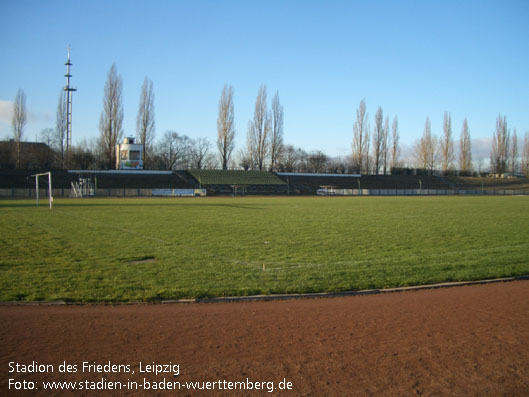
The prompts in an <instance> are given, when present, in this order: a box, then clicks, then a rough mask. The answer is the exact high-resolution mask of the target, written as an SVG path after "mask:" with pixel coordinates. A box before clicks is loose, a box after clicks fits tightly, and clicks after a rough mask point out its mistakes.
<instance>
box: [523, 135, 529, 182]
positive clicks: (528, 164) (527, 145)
mask: <svg viewBox="0 0 529 397" xmlns="http://www.w3.org/2000/svg"><path fill="white" fill-rule="evenodd" d="M522 172H523V173H524V174H525V177H526V178H529V132H526V133H525V137H524V140H523V151H522Z"/></svg>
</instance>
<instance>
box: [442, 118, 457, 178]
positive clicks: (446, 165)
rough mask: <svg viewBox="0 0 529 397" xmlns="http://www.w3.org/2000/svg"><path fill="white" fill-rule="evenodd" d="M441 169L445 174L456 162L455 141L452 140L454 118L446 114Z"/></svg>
mask: <svg viewBox="0 0 529 397" xmlns="http://www.w3.org/2000/svg"><path fill="white" fill-rule="evenodd" d="M440 150H441V156H442V158H441V169H442V171H443V172H444V173H446V172H448V170H450V169H451V168H452V165H453V162H454V140H453V138H452V117H451V116H450V113H449V112H445V114H444V118H443V138H442V139H441V141H440Z"/></svg>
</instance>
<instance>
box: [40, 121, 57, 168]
mask: <svg viewBox="0 0 529 397" xmlns="http://www.w3.org/2000/svg"><path fill="white" fill-rule="evenodd" d="M39 140H40V141H41V142H43V143H45V144H46V146H47V148H46V151H45V154H44V156H43V159H42V160H43V161H44V163H43V165H44V168H46V169H49V168H51V167H52V166H53V163H54V157H55V156H54V152H53V147H54V146H55V131H54V130H53V128H44V129H43V130H41V131H40V134H39Z"/></svg>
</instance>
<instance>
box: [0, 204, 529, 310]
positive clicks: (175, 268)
mask: <svg viewBox="0 0 529 397" xmlns="http://www.w3.org/2000/svg"><path fill="white" fill-rule="evenodd" d="M42 204H43V205H41V206H39V207H35V204H34V202H33V201H29V200H28V201H25V200H17V201H13V200H3V201H0V250H1V251H0V300H4V301H14V300H28V301H29V300H31V301H32V300H66V301H78V302H102V301H105V302H115V301H144V300H157V299H162V298H163V299H176V298H192V297H212V296H231V295H253V294H276V293H302V292H324V291H328V292H330V291H346V290H360V289H366V288H385V287H398V286H408V285H415V284H428V283H436V282H442V281H458V280H477V279H487V278H494V277H506V276H513V275H522V274H529V197H354V198H352V197H348V198H338V197H306V198H299V197H298V198H290V197H285V198H260V197H259V198H257V197H255V198H189V199H184V198H181V199H84V200H82V199H80V200H75V199H62V200H61V199H59V200H56V203H55V207H54V209H53V211H50V210H49V209H48V208H47V207H46V205H45V204H44V202H43V203H42ZM152 258H154V260H153V261H152V260H151V261H145V262H140V263H138V262H137V261H141V260H142V259H152ZM135 261H136V262H135ZM131 262H133V263H131ZM263 264H264V267H265V271H263Z"/></svg>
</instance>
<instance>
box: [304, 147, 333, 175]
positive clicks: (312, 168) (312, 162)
mask: <svg viewBox="0 0 529 397" xmlns="http://www.w3.org/2000/svg"><path fill="white" fill-rule="evenodd" d="M328 163H329V158H328V157H327V155H326V154H325V153H323V152H322V151H321V150H317V151H315V152H311V153H310V154H309V156H308V158H307V166H308V169H307V171H308V172H317V173H320V172H325V171H326V170H327V165H328Z"/></svg>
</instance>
